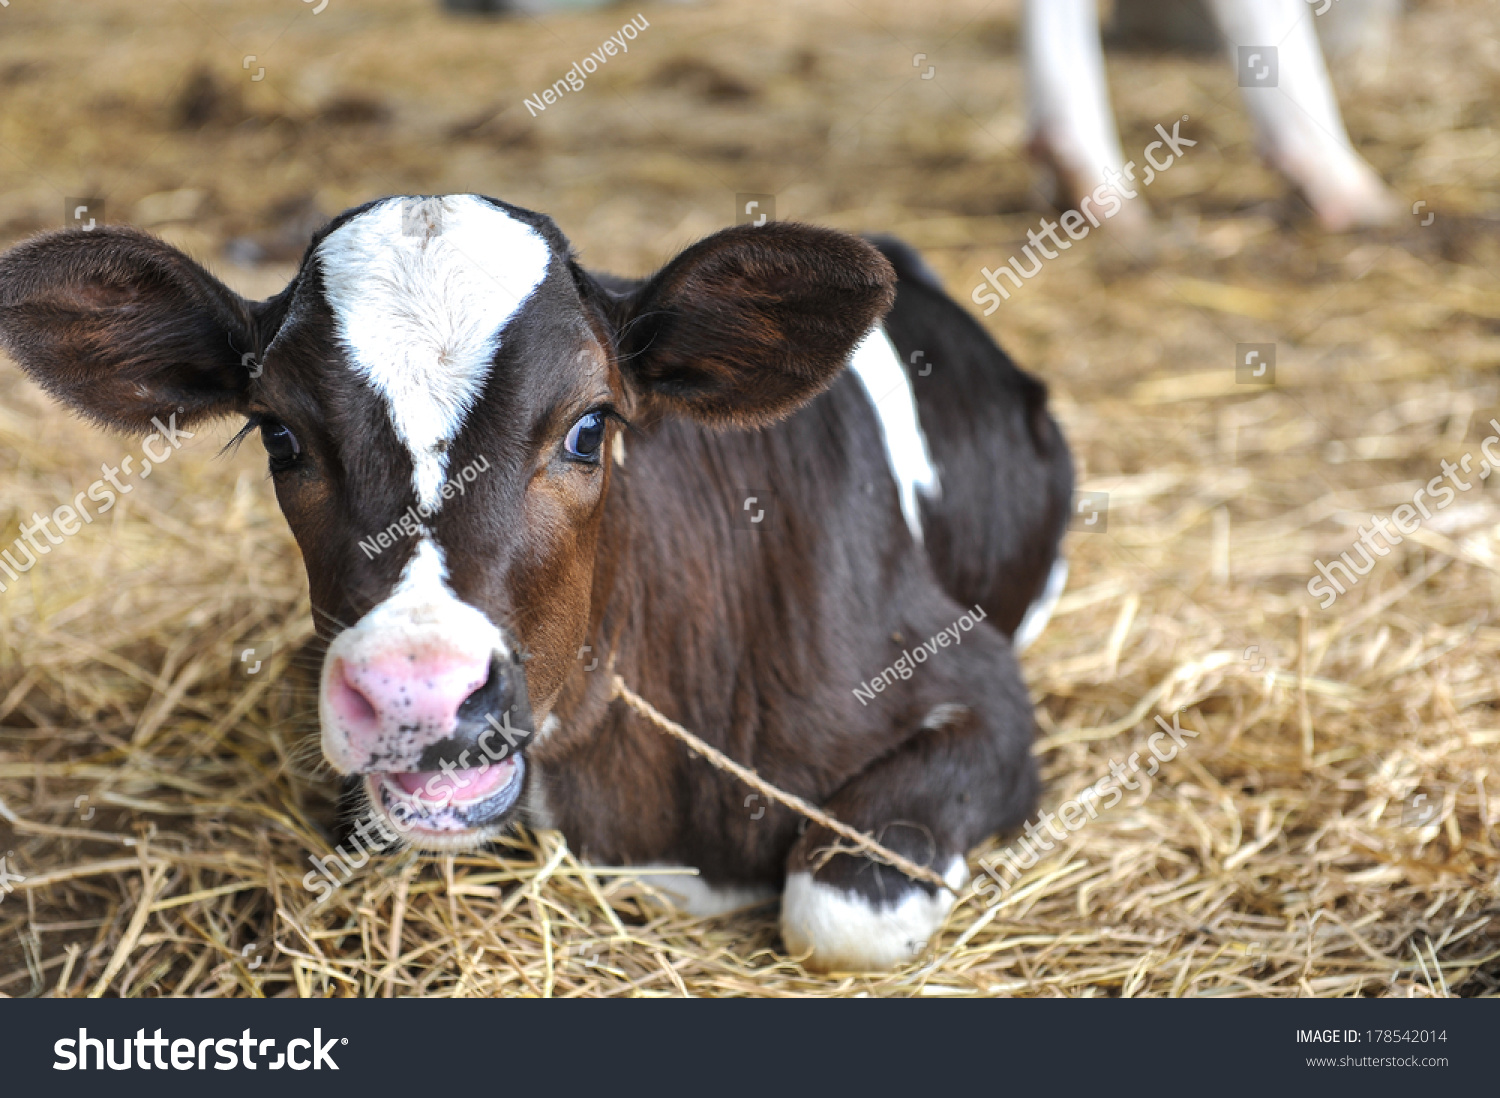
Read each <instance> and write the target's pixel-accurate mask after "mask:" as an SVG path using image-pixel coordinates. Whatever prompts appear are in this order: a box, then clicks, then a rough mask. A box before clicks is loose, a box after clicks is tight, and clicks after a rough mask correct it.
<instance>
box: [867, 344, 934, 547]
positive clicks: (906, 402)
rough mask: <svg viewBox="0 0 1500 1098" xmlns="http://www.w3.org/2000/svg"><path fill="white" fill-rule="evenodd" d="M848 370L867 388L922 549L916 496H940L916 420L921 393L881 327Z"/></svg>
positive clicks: (908, 522) (904, 507)
mask: <svg viewBox="0 0 1500 1098" xmlns="http://www.w3.org/2000/svg"><path fill="white" fill-rule="evenodd" d="M849 369H850V370H852V371H853V372H854V375H855V376H856V377H858V378H859V380H860V384H862V385H863V386H864V387H865V395H866V396H867V397H869V399H870V404H871V406H872V407H873V408H874V409H875V417H876V419H878V420H879V421H880V437H881V439H882V440H883V441H884V443H885V456H886V460H887V461H888V462H889V463H890V466H891V475H892V476H893V477H895V478H896V491H897V493H898V494H899V495H900V497H901V514H902V515H904V516H905V518H906V525H907V528H908V529H910V530H911V536H912V537H913V538H914V539H915V540H916V543H917V544H918V545H921V544H922V516H921V514H920V513H919V511H918V509H917V493H918V492H921V493H922V495H924V496H926V497H927V498H928V499H937V498H938V497H939V496H940V495H941V494H942V486H941V485H940V484H939V483H938V474H937V469H936V468H934V466H933V464H932V454H931V452H930V451H929V450H928V449H927V436H926V435H924V434H923V433H922V422H921V420H920V419H918V418H917V394H916V393H915V392H913V391H912V387H911V378H909V377H907V375H906V370H905V369H904V368H903V367H902V365H901V358H900V356H899V355H898V354H897V353H896V345H895V344H894V343H892V342H891V337H890V336H888V335H886V333H885V328H884V327H883V326H882V325H879V324H877V325H875V327H873V328H871V329H870V332H869V334H868V335H866V336H865V338H864V339H862V340H860V342H859V346H857V347H855V348H854V353H853V354H852V355H850V356H849Z"/></svg>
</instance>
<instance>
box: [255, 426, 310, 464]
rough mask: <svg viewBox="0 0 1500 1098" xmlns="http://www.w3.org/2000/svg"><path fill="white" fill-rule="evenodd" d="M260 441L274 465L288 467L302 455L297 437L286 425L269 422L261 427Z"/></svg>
mask: <svg viewBox="0 0 1500 1098" xmlns="http://www.w3.org/2000/svg"><path fill="white" fill-rule="evenodd" d="M260 441H261V444H262V445H264V446H265V448H266V454H267V455H268V456H269V457H270V459H271V464H272V465H287V464H289V463H291V462H292V461H293V460H295V459H296V458H297V456H298V455H299V454H301V453H302V447H301V446H300V445H298V443H297V436H296V435H294V434H292V432H291V431H290V430H289V429H288V428H287V426H286V424H284V423H275V422H268V423H262V424H261V425H260Z"/></svg>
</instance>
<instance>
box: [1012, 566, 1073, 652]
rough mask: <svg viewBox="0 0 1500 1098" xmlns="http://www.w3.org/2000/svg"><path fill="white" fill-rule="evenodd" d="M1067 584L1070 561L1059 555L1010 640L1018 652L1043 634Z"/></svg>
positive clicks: (1022, 650)
mask: <svg viewBox="0 0 1500 1098" xmlns="http://www.w3.org/2000/svg"><path fill="white" fill-rule="evenodd" d="M1067 586H1068V562H1067V561H1066V560H1064V559H1063V558H1062V557H1058V558H1057V559H1056V560H1055V561H1053V562H1052V571H1051V572H1050V573H1048V575H1047V586H1046V587H1045V588H1043V589H1042V593H1041V594H1040V595H1038V596H1037V599H1036V601H1035V602H1033V603H1032V604H1031V605H1030V606H1028V607H1027V608H1026V616H1025V617H1023V618H1022V619H1021V624H1020V625H1018V626H1016V635H1015V636H1014V637H1012V638H1011V641H1010V643H1011V647H1012V648H1014V649H1015V650H1016V651H1017V652H1024V651H1026V649H1028V648H1030V647H1031V643H1032V642H1033V641H1034V640H1036V639H1037V638H1038V637H1040V636H1041V635H1042V630H1043V629H1046V628H1047V623H1048V622H1049V621H1051V620H1052V611H1054V610H1056V609H1057V601H1058V600H1059V599H1060V598H1062V593H1063V589H1064V588H1065V587H1067Z"/></svg>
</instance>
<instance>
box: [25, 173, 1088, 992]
mask: <svg viewBox="0 0 1500 1098" xmlns="http://www.w3.org/2000/svg"><path fill="white" fill-rule="evenodd" d="M893 302H894V304H893ZM888 310H889V311H888ZM882 317H884V322H883V324H882V323H880V321H881V318H882ZM0 341H3V343H4V346H5V347H6V349H7V350H8V351H9V352H10V354H11V355H12V356H13V357H14V358H15V359H16V360H17V361H18V362H20V363H21V364H22V366H23V367H24V368H25V369H26V370H27V371H28V372H29V373H30V374H31V375H32V376H33V377H34V378H35V379H36V380H37V381H39V382H40V383H41V384H42V385H43V386H45V387H46V388H47V389H48V390H49V391H51V392H52V393H53V394H54V395H56V396H57V397H59V398H60V399H62V400H64V401H66V402H68V403H69V404H71V405H73V406H74V407H76V408H78V409H80V410H82V411H83V412H85V413H86V414H88V415H89V416H91V417H92V418H94V419H95V420H97V421H99V422H101V423H103V424H105V425H109V426H114V427H119V428H126V429H134V430H140V429H144V428H146V427H147V425H149V424H150V423H151V422H152V421H153V419H157V420H166V419H169V418H171V417H177V420H176V421H177V422H181V423H182V424H185V425H186V424H191V423H193V422H195V421H198V420H201V419H205V418H209V417H215V416H223V415H235V416H244V417H245V418H246V419H247V421H248V426H247V430H248V429H251V428H258V429H259V431H260V433H261V436H262V439H263V441H264V443H265V447H266V450H267V452H268V455H269V460H270V469H271V474H272V477H273V479H274V482H275V486H276V493H277V497H278V499H279V501H280V503H281V507H282V510H283V512H284V513H285V514H286V517H287V519H288V521H289V523H290V525H291V527H292V531H293V533H294V535H295V536H296V538H297V541H298V544H299V545H300V547H301V550H302V554H303V557H304V560H305V563H306V566H307V572H308V578H309V581H310V586H311V593H312V602H313V605H314V608H315V612H316V615H317V619H318V625H319V628H320V632H321V633H322V635H323V637H324V639H325V640H326V641H327V652H326V656H325V658H324V661H323V671H322V687H321V696H320V718H321V726H322V743H323V752H324V755H325V757H326V758H327V760H328V762H329V763H330V764H331V765H332V766H333V767H334V768H335V769H336V770H337V771H338V772H340V773H342V774H348V775H359V776H360V784H361V788H362V789H363V791H364V794H365V796H366V797H368V799H369V803H370V805H371V806H372V809H373V811H374V813H375V815H376V818H377V820H378V826H380V827H382V828H384V827H386V826H387V825H390V826H393V827H395V828H397V829H398V830H400V831H401V832H402V833H403V834H404V835H405V836H406V838H407V839H408V840H409V841H411V842H412V843H414V844H415V845H418V846H421V847H425V848H430V849H449V850H451V849H457V848H463V847H469V846H473V845H476V844H478V843H481V842H483V841H485V840H486V839H488V838H490V837H493V836H494V835H496V834H497V833H498V832H499V830H500V829H501V828H503V827H504V826H505V824H506V822H507V821H508V820H509V819H511V818H512V817H513V816H514V815H515V814H516V813H518V812H525V813H526V814H527V816H528V818H529V819H530V820H531V822H533V823H534V824H537V825H540V826H550V827H557V828H560V829H561V830H562V831H563V832H564V834H565V835H566V836H567V837H568V840H569V843H570V844H571V845H572V847H573V848H574V849H575V850H577V851H579V852H580V853H582V854H583V855H585V856H587V857H589V858H591V859H594V860H598V861H603V862H609V863H627V864H635V865H652V864H686V865H691V866H696V867H697V868H698V869H699V870H700V871H701V877H700V878H699V879H697V880H696V881H694V882H693V887H690V888H688V889H687V890H686V893H685V894H684V896H683V899H684V901H685V902H686V903H688V904H689V906H691V907H693V908H694V909H695V910H715V909H723V908H726V907H732V906H736V905H738V904H742V903H744V902H746V901H747V900H748V899H752V898H754V897H757V896H760V895H764V894H769V893H771V892H773V891H774V890H775V889H776V888H778V887H779V886H781V885H782V884H783V882H785V888H786V895H785V900H784V905H783V930H784V934H785V937H786V940H787V944H788V946H789V947H790V948H791V949H792V950H794V951H796V952H799V953H807V954H810V962H809V963H810V964H812V965H814V966H815V967H822V968H831V967H840V968H852V967H879V966H889V965H891V964H894V963H896V962H897V961H899V960H902V959H904V958H906V957H909V956H910V955H911V954H912V953H913V952H915V951H918V950H920V949H921V948H922V947H923V944H924V943H925V940H926V939H927V938H928V936H929V935H930V934H931V933H932V932H933V931H934V930H935V929H936V927H937V926H938V925H939V923H940V922H941V920H942V918H943V916H944V915H945V913H946V911H947V910H948V908H949V906H950V905H951V904H952V902H953V898H954V896H953V893H952V892H946V893H941V894H938V891H937V890H936V889H934V888H933V887H931V886H929V885H925V884H921V883H919V882H914V881H911V880H909V879H907V878H906V877H904V876H903V875H902V874H900V873H898V872H896V871H894V870H889V869H886V868H883V867H879V866H876V865H875V864H873V863H871V862H869V861H867V860H866V859H864V858H863V857H855V856H851V855H846V854H839V855H835V856H832V857H830V856H829V855H830V847H831V846H832V844H833V837H832V836H831V835H830V834H827V833H825V832H824V831H823V829H822V828H820V827H816V826H814V827H810V828H804V826H803V821H802V820H801V819H800V818H799V817H797V816H795V815H793V814H791V813H789V812H786V811H783V810H781V809H779V808H773V809H771V810H770V811H769V812H762V813H759V814H752V813H750V812H747V811H746V810H745V807H744V806H745V791H744V789H743V787H741V786H740V785H739V784H738V783H737V782H736V781H735V780H734V779H732V778H730V777H728V776H727V775H725V774H723V773H721V772H719V771H717V770H714V769H712V768H711V767H709V766H708V764H707V763H705V762H703V761H702V760H699V759H695V758H693V757H691V756H690V755H689V754H688V752H687V751H686V750H684V749H683V748H682V747H681V746H680V745H679V744H677V743H676V742H674V741H671V740H668V739H666V738H664V737H663V736H662V734H661V733H660V732H658V731H657V730H656V729H654V728H652V727H651V726H649V725H647V724H644V723H643V722H642V721H641V720H640V719H639V718H637V717H635V716H633V715H632V714H630V713H629V712H628V711H627V710H625V709H624V707H622V706H621V705H619V704H618V703H617V702H615V701H614V699H612V696H611V688H610V683H611V677H612V673H614V672H618V673H619V674H620V675H622V676H623V677H624V679H625V681H626V682H628V683H629V684H631V686H633V687H634V688H635V689H636V690H638V691H639V692H640V693H641V694H643V695H644V696H645V697H646V698H648V699H650V700H651V701H653V702H654V703H655V704H656V705H658V706H659V707H660V708H662V709H663V710H664V711H665V712H666V713H667V714H668V715H669V716H672V717H674V718H675V719H677V720H679V721H681V722H682V723H684V724H686V725H687V726H688V727H690V728H693V729H695V730H697V731H698V732H700V733H701V734H702V735H704V736H705V737H707V738H708V739H709V740H710V742H712V743H714V744H715V745H716V746H718V747H720V748H721V749H723V750H724V751H726V752H727V753H728V754H730V755H731V756H733V757H734V758H736V759H738V760H740V761H742V762H744V763H746V764H748V765H751V766H753V767H755V768H756V769H757V770H758V771H759V772H760V773H761V774H762V775H763V776H764V777H766V778H767V779H769V780H770V781H772V782H774V783H776V784H778V785H780V786H781V787H782V788H784V789H787V790H789V791H791V792H793V793H797V794H799V795H801V796H803V797H805V798H807V799H809V800H812V801H814V802H815V803H819V804H822V805H824V806H825V807H827V808H828V809H829V810H830V811H832V812H833V814H834V815H836V816H837V817H838V818H839V819H841V820H843V821H844V822H846V823H849V824H851V825H853V826H855V827H858V828H862V829H866V830H868V831H871V832H873V833H874V834H875V835H876V837H877V838H878V839H879V840H880V841H881V842H883V843H885V844H887V845H888V846H890V847H891V848H893V849H895V850H896V851H898V852H900V853H902V854H904V855H905V856H907V857H909V858H911V859H912V860H913V861H916V862H918V863H919V864H921V865H925V866H930V867H933V868H935V869H936V870H937V871H938V872H939V873H941V874H943V875H944V877H945V879H947V880H949V881H950V882H951V883H952V887H953V889H955V890H956V889H957V888H958V887H959V886H960V885H961V883H962V882H963V881H964V880H965V879H966V877H967V870H966V867H965V863H964V854H965V851H966V850H967V849H968V848H969V847H970V846H971V845H973V844H975V843H976V842H978V841H979V840H981V839H982V838H984V837H985V836H987V835H989V834H991V833H993V832H994V831H996V830H997V829H1001V828H1005V827H1007V826H1010V825H1013V824H1015V823H1017V822H1019V821H1020V820H1021V819H1022V818H1024V816H1025V815H1026V814H1027V813H1028V812H1029V810H1030V809H1031V807H1032V804H1033V801H1034V797H1035V793H1036V787H1037V778H1036V772H1035V768H1034V764H1033V762H1032V760H1031V755H1030V746H1031V739H1032V729H1033V724H1032V714H1031V705H1030V701H1029V699H1028V697H1027V693H1026V689H1025V686H1024V685H1023V683H1022V681H1021V677H1020V673H1019V671H1018V668H1017V666H1016V662H1015V658H1014V654H1013V651H1012V645H1011V643H1010V641H1009V640H1008V639H1007V638H1009V637H1010V636H1011V635H1012V634H1014V633H1016V632H1017V630H1018V629H1020V630H1022V632H1023V634H1024V637H1023V638H1022V639H1024V638H1025V637H1029V636H1030V635H1034V634H1035V632H1036V631H1037V630H1038V629H1039V628H1040V625H1041V623H1042V621H1044V619H1045V615H1046V612H1047V606H1048V604H1049V602H1050V601H1051V600H1055V598H1056V596H1057V594H1058V591H1059V589H1060V587H1061V581H1062V577H1063V574H1064V571H1063V569H1062V568H1061V567H1060V565H1059V564H1058V563H1057V559H1056V554H1057V545H1058V541H1059V538H1060V537H1061V533H1062V530H1063V526H1064V523H1065V521H1066V516H1067V509H1068V500H1069V498H1070V495H1071V488H1072V483H1071V482H1072V471H1071V464H1070V461H1069V457H1068V453H1067V449H1066V446H1065V444H1064V442H1063V440H1062V437H1061V435H1060V433H1059V431H1058V429H1057V427H1056V425H1055V423H1054V422H1053V420H1052V418H1051V417H1050V415H1049V414H1048V412H1047V409H1046V398H1045V390H1044V388H1043V387H1042V386H1041V385H1040V384H1039V383H1038V382H1036V381H1034V380H1033V379H1031V378H1030V377H1028V376H1027V375H1025V374H1024V373H1022V372H1021V371H1019V370H1018V369H1016V367H1015V366H1014V365H1013V364H1012V363H1011V362H1010V361H1009V360H1008V359H1007V358H1006V357H1005V355H1004V354H1003V353H1002V352H1000V351H999V350H998V349H997V348H996V347H995V345H994V344H993V342H992V341H991V340H990V339H989V338H988V336H986V335H985V333H984V332H983V330H982V329H981V328H980V327H979V326H978V325H977V324H976V323H975V322H974V321H973V320H972V319H971V318H970V317H969V316H968V315H967V314H965V313H964V312H963V311H962V310H961V309H960V308H959V307H958V306H957V305H955V304H954V303H953V302H952V301H950V300H949V299H948V298H947V297H946V296H945V295H944V293H943V291H942V289H941V287H940V286H939V285H938V284H937V281H936V279H935V278H934V277H933V276H932V275H931V274H930V273H928V272H927V271H926V269H925V268H924V267H923V266H922V264H921V262H920V260H918V259H917V257H916V256H915V254H914V253H912V252H910V251H909V250H908V249H906V248H904V247H902V246H901V245H899V244H896V243H894V242H890V241H884V242H881V243H880V246H879V248H878V249H877V247H873V246H871V245H870V244H868V243H865V242H863V241H860V240H858V239H855V238H853V237H849V236H846V235H843V234H840V233H836V232H832V231H828V230H823V229H816V228H811V227H807V226H798V225H790V224H781V223H775V222H772V223H770V224H767V225H766V226H764V227H761V228H753V227H741V228H738V229H730V230H725V231H724V232H721V233H719V234H717V235H715V236H712V237H710V238H708V239H707V240H704V241H702V242H700V243H698V244H696V245H694V246H693V247H690V248H688V249H687V250H686V251H684V252H683V253H681V254H680V255H679V256H677V257H676V258H675V259H673V260H672V261H671V262H669V263H668V264H667V265H666V266H665V267H664V268H662V270H660V271H659V272H657V273H656V274H655V275H654V276H652V277H651V278H650V279H647V280H645V281H640V282H631V281H626V280H622V279H615V278H610V277H607V276H596V275H592V274H590V273H588V272H587V271H585V270H584V269H583V268H582V267H581V266H580V265H579V264H578V263H577V262H576V261H575V259H574V257H573V255H572V254H571V250H570V248H569V245H568V243H567V241H566V240H565V239H564V237H563V236H562V234H561V233H560V232H559V231H558V229H557V228H556V227H555V226H554V225H553V224H552V222H551V221H550V220H549V219H547V218H546V217H543V216H541V215H538V214H534V213H530V212H527V211H525V210H521V209H518V208H516V207H512V206H508V205H506V204H504V203H500V202H496V201H493V200H490V199H485V198H480V197H476V196H473V195H454V196H448V197H445V198H440V199H386V200H383V201H380V202H376V203H372V204H370V205H367V206H362V207H360V208H358V209H355V210H351V211H349V212H347V213H345V214H344V215H342V216H341V217H339V218H337V219H336V220H335V221H334V222H333V223H332V224H331V225H330V226H329V227H328V228H327V229H325V230H324V231H323V232H321V233H320V234H319V235H318V236H317V237H316V238H315V239H314V241H313V243H312V246H311V247H310V249H309V250H308V252H307V255H306V257H305V259H304V261H303V263H302V266H301V269H300V271H299V273H298V274H297V276H296V278H295V279H294V280H293V281H292V283H291V284H290V285H289V286H288V287H287V288H286V289H285V290H284V291H283V292H281V293H280V294H278V295H276V296H275V297H272V298H270V299H269V300H266V301H259V302H252V301H247V300H244V299H242V298H240V297H239V296H238V295H236V294H235V293H233V292H232V291H231V290H229V289H228V288H227V287H226V286H224V285H223V284H222V283H221V282H219V281H218V280H217V279H216V278H214V277H213V276H212V275H210V274H209V273H207V272H206V271H205V270H203V269H202V268H201V267H199V266H198V265H197V264H195V263H194V262H193V261H192V260H190V259H188V258H187V257H186V256H185V255H183V254H182V253H181V252H178V251H177V250H175V249H173V248H171V247H169V246H168V245H166V244H165V243H163V242H161V241H158V240H156V239H154V238H152V237H149V236H146V235H144V234H141V233H138V232H135V231H132V230H126V229H113V228H99V229H96V230H95V231H93V232H84V231H70V232H62V233H55V234H50V235H44V236H41V237H38V238H36V239H34V240H32V241H30V242H27V243H25V244H22V245H20V246H18V247H17V248H15V249H14V250H12V251H11V252H10V253H8V254H7V255H6V256H5V257H4V258H3V260H0ZM846 362H847V363H848V364H849V365H850V367H851V369H850V370H848V371H845V369H844V366H845V364H846ZM820 394H821V395H820ZM627 426H628V427H629V430H627ZM476 468H482V469H483V472H482V474H477V475H466V474H465V475H461V473H462V472H463V471H465V470H474V469H476ZM455 485H456V486H457V487H458V488H460V489H461V490H455ZM752 497H753V499H752ZM752 502H753V503H754V504H755V513H754V514H750V513H749V512H750V506H751V504H752ZM403 516H406V517H407V518H408V519H409V521H407V520H406V519H403ZM388 532H391V533H388ZM378 534H380V535H387V536H385V537H377V535H378ZM372 546H373V548H372ZM1028 613H1030V620H1029V621H1025V622H1024V624H1023V619H1025V618H1027V615H1028ZM976 622H982V623H981V624H977V625H976ZM960 623H962V624H960ZM950 633H951V638H950ZM937 638H942V639H941V640H940V641H939V640H938V639H937ZM918 650H920V651H922V652H924V653H927V654H926V655H925V657H924V658H922V659H920V660H919V659H916V658H915V657H914V656H912V655H911V653H912V652H914V651H918ZM584 651H589V652H592V653H594V654H595V656H596V658H595V659H593V660H591V661H589V662H587V663H585V662H584V661H583V660H581V659H580V658H579V655H580V653H581V652H584ZM892 668H895V669H896V670H894V671H892V670H891V669H892ZM877 680H878V683H879V685H874V684H875V683H876V681H877ZM511 728H518V729H521V730H522V732H521V733H519V734H510V733H509V729H511ZM502 730H503V732H504V733H505V734H504V738H503V740H500V739H497V737H496V732H497V731H502ZM497 745H498V746H499V748H500V749H499V750H496V747H497ZM674 879H675V880H678V881H681V880H682V878H680V877H678V878H674Z"/></svg>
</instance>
